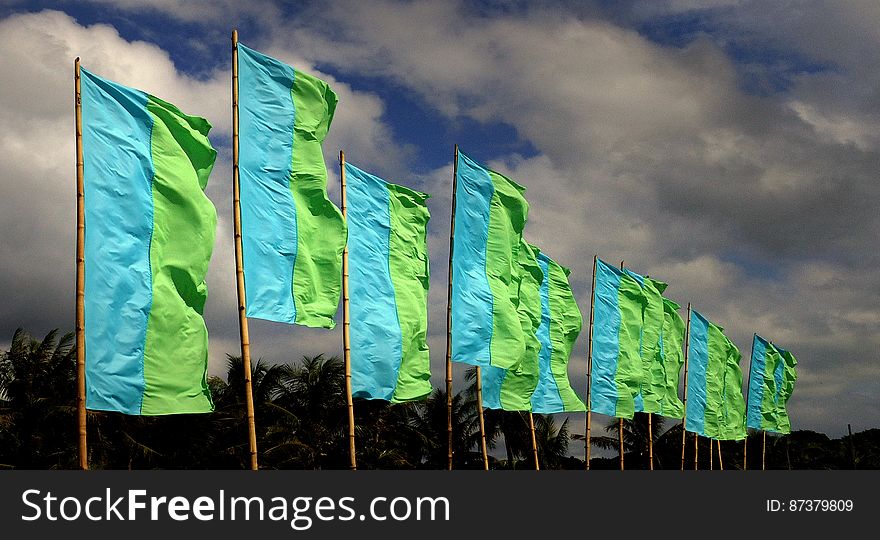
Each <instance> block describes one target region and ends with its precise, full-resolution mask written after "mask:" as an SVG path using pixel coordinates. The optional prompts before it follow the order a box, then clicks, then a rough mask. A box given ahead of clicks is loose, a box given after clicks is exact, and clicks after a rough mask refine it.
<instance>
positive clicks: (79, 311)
mask: <svg viewBox="0 0 880 540" xmlns="http://www.w3.org/2000/svg"><path fill="white" fill-rule="evenodd" d="M73 86H74V111H75V116H76V416H77V421H78V426H79V468H80V469H82V470H84V471H87V470H88V469H89V447H88V440H87V438H86V418H87V416H86V351H85V348H86V342H85V299H86V296H85V294H86V293H85V283H86V282H85V238H86V228H85V222H86V219H85V217H86V209H85V188H84V187H83V147H82V92H81V90H80V73H79V57H78V56H77V57H76V60H74V61H73Z"/></svg>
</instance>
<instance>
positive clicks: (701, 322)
mask: <svg viewBox="0 0 880 540" xmlns="http://www.w3.org/2000/svg"><path fill="white" fill-rule="evenodd" d="M708 367H709V321H708V320H706V318H705V317H703V316H702V315H700V314H699V313H697V312H696V311H691V327H690V339H689V340H688V395H687V421H686V422H685V429H686V430H687V431H691V432H693V433H698V434H700V435H705V434H706V432H705V419H706V369H708Z"/></svg>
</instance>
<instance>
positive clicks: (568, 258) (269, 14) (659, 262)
mask: <svg viewBox="0 0 880 540" xmlns="http://www.w3.org/2000/svg"><path fill="white" fill-rule="evenodd" d="M878 22H880V6H878V5H877V4H876V3H874V2H867V1H866V2H859V1H854V2H847V3H846V4H839V3H836V2H830V1H828V2H824V1H819V0H798V1H795V0H782V1H779V2H773V3H766V2H759V1H750V0H658V1H650V2H643V1H636V0H630V1H623V2H611V1H595V2H588V1H584V2H576V1H558V2H551V1H542V2H481V3H473V2H462V1H450V2H430V1H427V0H411V1H397V0H374V1H372V2H356V1H334V2H290V3H278V2H272V1H270V0H257V1H254V2H235V1H232V0H218V1H214V2H208V1H207V0H190V1H184V0H148V1H141V2H138V1H134V0H86V1H80V2H73V1H59V2H24V1H14V0H13V1H8V0H7V1H5V2H2V3H0V43H3V44H4V50H6V51H7V54H5V55H4V56H3V57H0V69H2V70H3V71H4V72H5V73H15V74H16V76H15V77H5V78H4V80H3V81H2V82H0V96H3V97H2V100H0V128H3V129H2V131H0V133H6V134H7V136H5V137H0V177H2V178H4V182H3V183H2V184H0V230H2V231H3V234H2V235H0V260H3V261H4V264H3V266H2V269H0V294H2V295H3V297H4V298H6V299H7V301H6V302H5V303H4V304H3V305H2V306H0V344H2V343H3V342H4V341H5V340H8V339H9V338H10V337H11V335H12V332H13V331H14V329H15V328H16V327H17V326H24V327H25V328H26V329H28V330H30V331H31V332H33V333H34V334H41V333H45V332H46V331H48V330H49V329H51V328H55V327H61V328H63V329H67V328H71V327H72V316H73V310H72V307H73V305H72V295H71V294H70V284H71V283H72V279H73V278H72V271H73V266H72V261H71V257H70V253H69V251H70V247H69V246H72V245H73V244H72V238H73V236H72V235H73V229H72V226H71V223H72V221H71V220H72V216H73V214H72V206H71V204H72V201H73V195H72V193H73V192H72V170H73V169H72V144H73V140H72V137H70V136H69V134H70V133H71V132H72V127H71V126H72V123H71V122H72V108H71V107H70V103H71V95H70V92H71V86H70V69H71V65H72V60H73V57H75V56H81V57H82V59H83V63H84V65H85V66H87V67H89V69H91V70H93V71H94V72H96V73H99V74H101V75H103V76H106V77H108V78H112V79H114V80H117V81H119V82H121V83H123V84H127V85H130V86H135V87H138V88H141V89H143V90H146V91H148V92H150V93H154V94H156V95H158V96H160V97H162V98H165V99H168V100H170V101H172V102H174V103H175V104H177V105H179V106H181V107H182V108H183V109H184V110H186V111H187V112H191V113H193V114H200V115H203V116H205V117H206V118H208V119H209V120H210V121H211V122H212V124H213V125H214V130H213V131H212V133H211V139H212V141H213V142H214V144H215V145H216V146H217V147H218V150H219V151H220V158H219V160H218V164H217V166H216V167H215V170H214V173H213V175H212V178H211V182H210V184H209V187H208V195H209V196H210V197H211V198H212V200H213V201H214V203H215V205H216V206H217V208H218V212H219V219H220V221H219V226H218V234H217V238H218V240H217V245H216V247H215V252H214V257H213V258H212V263H211V269H210V271H209V275H208V285H209V290H210V293H209V300H208V304H207V307H206V320H207V322H208V327H209V331H210V333H211V370H212V373H220V372H221V371H222V369H223V365H224V355H225V354H226V353H235V352H236V350H237V347H238V345H237V342H238V335H237V332H238V330H237V323H236V313H235V288H234V280H233V278H234V276H233V273H232V255H231V253H232V252H231V232H230V216H229V208H230V205H231V200H230V193H229V188H228V186H229V180H228V179H229V170H230V169H229V167H230V165H229V140H230V139H229V129H230V128H229V124H230V119H229V117H230V112H229V107H230V105H229V101H230V98H229V78H230V72H229V69H230V68H229V60H230V52H229V46H230V32H231V29H232V28H237V29H238V30H239V35H240V39H241V41H242V42H244V43H246V44H248V45H249V46H252V47H254V48H257V49H259V50H261V51H263V52H266V53H267V54H271V55H273V56H276V57H277V58H280V59H282V60H284V61H286V62H288V63H291V64H292V65H294V66H295V67H297V68H298V69H303V70H307V71H310V72H312V73H314V74H316V75H318V76H321V77H323V78H325V79H326V80H328V81H329V82H330V83H331V84H332V85H333V87H334V89H335V90H336V91H337V93H338V94H339V96H340V105H339V108H338V109H337V116H336V118H335V120H334V124H333V126H332V128H331V132H330V135H329V136H328V140H327V142H326V144H325V157H326V158H327V162H328V168H329V171H330V175H331V179H330V193H331V198H334V200H338V189H337V188H336V184H335V183H336V181H337V179H336V170H335V168H336V165H335V163H336V158H335V156H336V155H338V151H339V149H344V150H345V152H346V156H347V159H349V160H350V161H352V163H354V164H356V165H358V166H359V167H361V168H364V169H365V170H369V171H371V172H373V173H375V174H379V175H382V176H384V177H385V178H387V179H388V180H389V181H393V182H399V183H403V184H407V185H411V186H412V187H415V188H417V189H420V190H423V191H426V192H428V193H430V194H431V195H432V197H431V199H430V200H429V207H430V209H431V212H432V216H433V217H432V220H431V222H430V224H429V251H430V255H431V277H432V280H431V293H430V305H429V344H430V347H431V357H432V368H433V370H434V383H435V385H438V386H439V385H440V384H441V380H442V369H443V367H442V366H443V360H444V352H445V350H444V349H445V297H446V290H445V283H446V260H447V249H448V236H447V235H448V227H449V217H448V216H449V190H450V189H451V187H450V176H451V160H452V146H453V144H455V143H457V144H459V145H461V148H462V149H463V150H464V151H465V152H466V153H468V154H469V155H471V156H473V157H475V158H477V159H480V160H482V161H484V162H486V163H488V164H490V165H491V166H492V167H494V168H497V169H498V170H500V171H501V172H503V173H505V174H508V175H509V176H511V177H512V178H513V179H515V180H516V181H517V182H519V183H521V184H524V185H525V186H526V187H527V188H528V191H527V195H526V196H527V198H528V199H529V202H530V204H531V213H530V218H529V223H528V225H527V227H526V233H525V236H526V238H527V239H528V240H529V241H531V242H532V243H535V244H537V245H539V246H540V247H541V248H542V249H543V250H544V251H545V252H547V253H549V254H550V255H551V256H552V257H554V258H555V259H557V260H558V261H559V262H560V263H562V264H564V265H566V266H568V267H571V268H572V269H573V273H572V281H573V284H574V288H575V294H576V296H577V299H578V303H579V305H580V307H581V310H582V311H583V312H585V313H586V311H587V310H588V309H589V294H590V291H589V286H590V285H589V281H590V276H589V271H590V266H591V261H592V257H593V254H594V253H598V254H599V255H600V257H603V258H604V259H606V260H608V261H619V260H626V261H627V263H628V264H629V265H632V268H633V269H634V270H635V271H637V272H640V273H642V274H649V275H651V276H652V277H655V276H656V277H657V278H658V279H662V280H663V281H666V282H669V283H670V288H669V289H668V291H667V294H668V295H669V296H670V298H672V299H673V300H675V301H676V302H678V303H679V304H682V305H686V304H687V303H688V302H692V303H693V304H694V306H695V308H696V309H698V310H699V311H700V312H701V313H704V314H705V315H706V316H707V317H709V318H711V319H712V320H713V321H715V322H717V323H719V324H721V325H722V326H724V327H725V328H726V329H727V331H728V333H729V335H730V336H731V338H732V339H733V341H734V343H736V344H737V346H738V347H739V348H740V350H741V351H742V352H743V354H744V355H745V356H746V357H747V356H748V353H749V349H750V346H751V336H752V334H753V333H754V332H758V333H760V334H761V335H764V336H766V337H768V338H769V339H773V340H774V342H778V343H780V344H781V345H782V346H784V347H786V348H788V349H790V350H791V351H792V352H793V353H794V354H795V355H796V356H797V357H798V359H799V361H800V380H799V383H798V387H797V389H796V391H795V394H794V397H793V398H792V401H791V411H792V418H793V425H794V427H795V428H796V429H798V428H802V429H815V430H817V431H823V432H826V433H829V434H831V435H840V434H842V433H843V432H844V431H845V425H846V424H847V423H851V424H853V427H854V429H863V428H868V427H873V426H876V425H878V423H880V406H878V401H877V400H876V399H874V397H873V394H871V393H870V392H866V391H865V389H866V388H869V387H872V386H871V385H873V386H876V382H875V381H877V380H878V376H880V364H878V352H877V351H878V350H880V337H878V334H877V332H876V328H877V325H878V323H880V292H878V291H880V270H878V268H880V264H878V263H880V255H878V251H877V249H876V246H877V238H878V237H880V218H878V217H877V212H876V207H877V202H878V200H880V187H878V182H877V180H876V171H877V170H878V169H880V137H878V135H877V134H878V133H880V129H878V128H880V112H878V111H880V107H878V106H877V105H880V93H878V92H877V88H880V60H878V59H877V58H875V57H874V55H872V54H871V53H870V52H869V51H874V50H876V49H877V47H878V46H880V31H877V28H880V24H877V23H878ZM11 134H14V135H15V136H11ZM64 298H70V302H64V301H61V300H59V299H64ZM251 333H252V341H253V343H254V351H255V352H254V354H255V356H263V357H265V358H266V359H268V360H271V361H295V360H296V359H297V358H299V357H300V356H301V355H303V354H317V353H321V352H324V353H328V354H339V352H340V350H339V349H340V347H339V343H340V341H341V337H340V336H339V335H338V331H332V332H327V331H318V330H311V329H304V328H298V327H296V328H291V327H286V326H283V325H275V324H272V323H264V322H260V321H254V322H253V323H252V328H251ZM585 338H586V336H585V335H583V336H581V339H579V340H578V342H577V344H576V345H575V350H574V353H573V357H572V361H571V365H570V373H571V377H572V381H573V383H574V386H575V388H576V389H578V391H580V392H581V394H582V395H583V392H582V391H581V390H582V389H583V386H584V381H585V373H586V350H587V344H586V339H585ZM743 368H744V371H746V372H747V370H748V367H747V363H746V362H745V361H744V362H743ZM457 371H458V372H462V373H463V371H464V370H463V368H460V369H458V370H457ZM457 380H459V379H458V375H457ZM865 381H873V382H871V383H870V384H868V383H866V382H865ZM459 384H460V382H459ZM575 425H577V426H580V420H577V421H576V424H575ZM580 429H582V427H580ZM573 451H575V452H577V450H576V449H574V448H573ZM581 451H582V450H581Z"/></svg>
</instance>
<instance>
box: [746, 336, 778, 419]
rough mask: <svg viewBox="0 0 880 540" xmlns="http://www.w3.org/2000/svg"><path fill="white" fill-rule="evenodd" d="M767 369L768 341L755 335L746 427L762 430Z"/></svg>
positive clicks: (750, 368) (750, 369)
mask: <svg viewBox="0 0 880 540" xmlns="http://www.w3.org/2000/svg"><path fill="white" fill-rule="evenodd" d="M766 369H767V340H765V339H764V338H762V337H761V336H759V335H758V334H755V338H754V340H753V342H752V363H751V366H750V367H749V410H748V411H747V412H746V418H747V420H746V426H747V427H750V428H755V429H761V419H762V415H761V404H762V402H763V401H764V371H765V370H766ZM777 388H778V386H777Z"/></svg>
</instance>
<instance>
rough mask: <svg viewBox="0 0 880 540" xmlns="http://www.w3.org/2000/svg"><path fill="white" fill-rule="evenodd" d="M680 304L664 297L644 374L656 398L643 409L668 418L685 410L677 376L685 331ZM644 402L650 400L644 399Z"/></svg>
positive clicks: (682, 359) (681, 363)
mask: <svg viewBox="0 0 880 540" xmlns="http://www.w3.org/2000/svg"><path fill="white" fill-rule="evenodd" d="M680 307H681V306H679V305H678V304H676V303H675V302H673V301H672V300H669V299H668V298H664V299H663V331H662V333H661V334H660V342H659V344H658V346H657V350H656V351H655V353H654V362H652V363H651V367H650V371H649V373H648V374H647V377H648V385H647V386H650V388H651V389H652V390H651V392H652V394H653V396H654V397H655V399H656V409H654V410H647V407H646V410H645V412H652V413H657V414H660V415H662V416H666V417H668V418H681V417H682V415H683V414H684V404H683V403H682V401H681V398H679V397H678V380H679V376H680V374H681V368H682V366H684V347H683V345H684V335H685V323H684V319H682V318H681V315H679V314H678V309H679V308H680ZM643 389H644V387H643ZM644 403H645V404H647V403H649V401H648V400H645V401H644Z"/></svg>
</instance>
